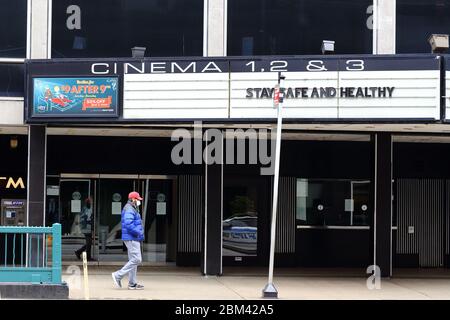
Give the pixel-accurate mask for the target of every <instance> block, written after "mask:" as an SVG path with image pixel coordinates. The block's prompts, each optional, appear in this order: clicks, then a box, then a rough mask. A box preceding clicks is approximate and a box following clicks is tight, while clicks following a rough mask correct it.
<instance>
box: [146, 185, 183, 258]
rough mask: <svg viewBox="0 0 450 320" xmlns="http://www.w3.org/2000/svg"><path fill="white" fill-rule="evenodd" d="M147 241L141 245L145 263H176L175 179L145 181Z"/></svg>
mask: <svg viewBox="0 0 450 320" xmlns="http://www.w3.org/2000/svg"><path fill="white" fill-rule="evenodd" d="M142 188H143V190H144V192H143V198H144V201H143V211H142V212H143V214H142V221H143V224H144V226H145V228H144V237H145V240H144V242H143V245H142V250H143V255H142V259H143V261H144V262H150V263H161V264H166V263H168V262H175V260H176V231H177V228H176V215H175V214H174V210H173V209H174V208H173V180H172V179H145V180H143V181H142Z"/></svg>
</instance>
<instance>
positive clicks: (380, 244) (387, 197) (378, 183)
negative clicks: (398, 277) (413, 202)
mask: <svg viewBox="0 0 450 320" xmlns="http://www.w3.org/2000/svg"><path fill="white" fill-rule="evenodd" d="M373 142H374V148H375V164H374V179H373V180H374V202H375V203H374V264H375V265H377V266H378V267H379V268H380V271H381V276H382V277H390V276H392V136H391V134H390V133H377V134H375V135H374V136H373Z"/></svg>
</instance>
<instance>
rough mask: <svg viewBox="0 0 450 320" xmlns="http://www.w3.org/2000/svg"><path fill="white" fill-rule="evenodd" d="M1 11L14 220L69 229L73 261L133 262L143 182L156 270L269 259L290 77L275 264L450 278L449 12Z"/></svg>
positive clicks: (6, 175) (408, 1) (432, 5)
mask: <svg viewBox="0 0 450 320" xmlns="http://www.w3.org/2000/svg"><path fill="white" fill-rule="evenodd" d="M0 6H2V8H1V10H0V16H1V17H2V19H0V23H4V24H5V25H4V26H3V28H0V108H1V110H2V113H1V116H0V143H1V148H2V155H3V157H2V159H1V160H0V161H1V163H2V169H1V172H0V198H1V199H2V200H4V201H2V212H1V213H2V220H1V221H2V224H26V225H51V224H52V223H55V222H59V223H61V224H62V228H63V260H64V261H67V262H71V261H73V260H76V259H77V257H76V254H75V253H74V251H76V250H77V249H78V248H80V247H81V246H83V245H84V244H86V243H87V242H90V243H91V244H92V247H91V250H92V257H93V258H94V259H95V260H96V262H95V263H98V264H100V265H105V264H110V263H117V262H121V261H124V260H125V259H126V252H125V251H124V247H123V245H122V242H121V241H120V235H121V231H120V210H121V207H122V206H123V205H124V203H125V201H126V197H127V194H128V192H129V191H131V190H138V191H139V192H141V194H143V196H144V199H145V200H144V203H143V206H142V212H141V213H142V218H143V222H144V225H145V236H146V238H145V241H144V245H143V260H144V263H146V264H157V265H160V264H163V265H165V264H175V265H180V266H198V267H199V270H201V272H202V273H204V274H223V273H224V269H223V268H224V267H227V266H267V265H268V261H269V260H268V257H269V243H270V221H271V201H272V193H273V192H272V186H273V161H272V158H271V155H273V148H274V143H273V142H272V140H271V137H272V136H271V129H272V128H273V126H274V124H275V123H276V114H277V110H276V109H275V108H274V107H273V101H272V98H273V95H274V89H273V88H274V86H275V85H276V84H277V82H278V81H279V75H280V74H282V75H283V76H284V77H285V80H284V81H282V83H281V87H282V90H283V92H284V101H283V103H282V110H283V111H282V112H283V121H284V123H283V135H282V146H281V162H280V181H279V183H280V189H279V205H278V210H277V229H276V231H277V232H276V247H275V252H276V254H275V264H276V266H279V267H316V268H317V267H326V268H338V267H348V268H358V269H360V270H361V272H362V273H365V271H366V268H367V267H368V266H370V265H377V266H379V267H380V271H381V274H382V275H383V276H392V275H395V269H396V268H400V267H413V268H427V267H433V268H448V267H450V260H449V257H450V206H449V203H450V192H449V190H450V170H449V169H448V163H449V162H450V149H449V145H448V143H450V136H449V134H448V133H449V132H450V127H449V124H448V120H449V119H450V111H449V110H448V109H447V104H448V103H449V102H450V101H449V100H448V96H449V94H448V92H447V91H448V90H449V88H450V85H449V84H448V83H447V81H448V79H447V78H448V77H447V70H448V69H449V68H450V60H449V59H448V58H449V57H448V56H446V55H445V54H440V55H438V54H431V53H430V50H431V49H430V46H429V44H428V41H427V39H428V36H429V35H430V34H440V33H448V31H447V30H448V28H450V1H448V0H432V1H430V0H427V1H426V0H396V1H393V0H360V1H352V0H344V1H334V0H323V1H312V0H302V1H298V0H297V1H293V0H292V1H290V0H287V1H270V0H264V1H261V0H249V1H238V0H204V1H200V0H192V1H179V0H171V1H152V2H144V1H137V0H133V1H123V0H115V1H110V0H109V1H95V2H94V1H85V0H77V1H65V0H61V1H51V0H21V1H14V2H13V3H10V2H9V1H4V2H1V3H0ZM11 16H14V17H15V19H14V21H13V22H11V19H9V17H11ZM323 40H333V41H335V50H334V52H333V54H327V55H323V54H322V52H321V45H322V41H323ZM133 47H145V48H146V51H145V57H132V56H131V55H132V54H131V48H133ZM5 201H6V202H5ZM8 201H10V202H8ZM11 201H22V202H20V203H19V202H17V203H19V204H20V205H21V206H22V207H25V208H26V215H25V217H23V216H20V218H19V215H18V214H16V213H15V212H16V211H17V210H19V209H20V208H19V209H18V208H14V206H12V207H11V204H12V203H13V202H11ZM17 203H16V204H17ZM17 206H19V205H17ZM87 211H88V212H90V214H92V217H93V223H92V229H91V230H90V232H86V230H83V227H82V226H83V222H82V220H83V214H85V213H86V212H87ZM0 262H1V260H0Z"/></svg>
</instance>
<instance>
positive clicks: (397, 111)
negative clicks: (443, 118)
mask: <svg viewBox="0 0 450 320" xmlns="http://www.w3.org/2000/svg"><path fill="white" fill-rule="evenodd" d="M440 70H441V61H440V58H439V57H436V56H434V55H417V56H416V55H414V56H412V55H396V56H371V55H364V56H309V57H306V56H305V57H302V56H299V57H295V56H294V57H293V56H290V57H280V56H274V57H250V58H248V59H247V58H246V59H242V58H212V59H209V58H194V59H189V58H187V59H181V60H180V59H170V58H163V59H158V58H144V59H139V60H137V59H106V60H105V61H102V60H89V59H87V60H81V59H77V60H73V59H72V60H70V59H60V60H57V59H55V60H50V61H48V60H33V61H27V77H28V80H27V85H28V91H27V92H28V97H27V99H26V105H27V108H28V110H27V111H28V112H27V116H28V120H31V121H44V122H45V121H46V119H45V118H49V119H48V121H52V119H55V121H56V119H73V118H78V119H80V118H84V119H89V120H90V121H95V119H98V118H101V117H113V116H117V117H118V116H119V114H120V118H119V120H120V121H124V122H133V120H139V121H145V120H149V121H151V120H160V119H166V120H184V119H216V120H222V119H223V120H225V119H249V120H252V119H275V118H276V114H277V110H276V109H275V108H274V87H275V85H276V84H277V83H278V73H279V72H281V73H282V74H283V75H284V76H285V80H284V81H283V87H281V88H280V91H281V92H280V94H281V95H282V96H283V97H284V100H283V104H282V107H283V109H284V110H283V116H284V118H285V119H286V120H290V119H291V120H302V119H305V120H307V119H316V120H320V119H323V120H325V119H326V120H350V119H355V120H358V121H359V120H367V121H370V120H380V119H384V120H387V121H388V120H390V119H392V120H393V121H397V120H399V119H403V120H412V119H415V120H439V119H440V113H441V112H440V108H441V102H440V99H441V85H440V82H441V79H440ZM119 80H120V83H121V84H123V86H122V87H121V88H120V90H119ZM108 85H109V86H108ZM89 86H92V87H94V88H99V89H101V88H103V89H104V88H105V87H104V86H108V89H107V90H97V91H95V92H93V91H94V90H95V89H93V88H90V87H89ZM447 96H450V85H447ZM30 97H31V98H30ZM449 103H450V99H447V105H449ZM449 108H450V106H449ZM447 113H448V114H450V112H447Z"/></svg>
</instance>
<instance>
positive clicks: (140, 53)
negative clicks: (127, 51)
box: [131, 47, 147, 58]
mask: <svg viewBox="0 0 450 320" xmlns="http://www.w3.org/2000/svg"><path fill="white" fill-rule="evenodd" d="M146 49H147V48H145V47H133V48H131V56H132V57H133V58H143V57H144V56H145V50H146Z"/></svg>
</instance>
